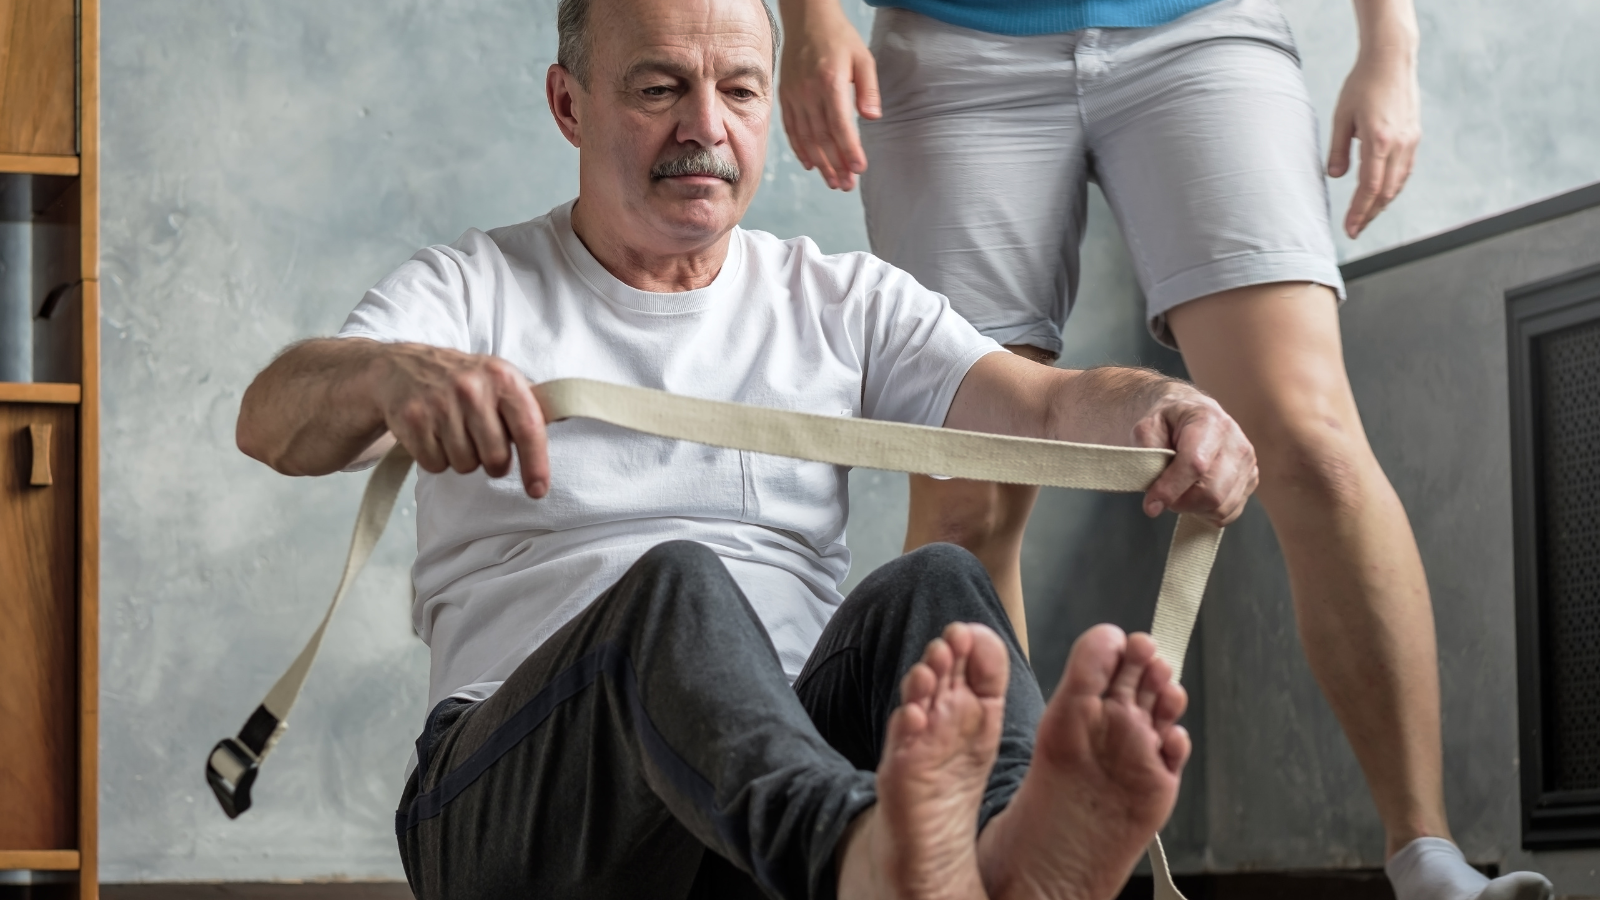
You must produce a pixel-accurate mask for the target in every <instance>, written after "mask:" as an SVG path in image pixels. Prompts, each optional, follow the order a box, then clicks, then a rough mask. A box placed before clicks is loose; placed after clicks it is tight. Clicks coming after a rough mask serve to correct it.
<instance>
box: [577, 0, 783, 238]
mask: <svg viewBox="0 0 1600 900" xmlns="http://www.w3.org/2000/svg"><path fill="white" fill-rule="evenodd" d="M760 2H761V0H594V6H593V7H592V9H591V10H590V19H589V31H590V35H591V36H592V44H591V47H590V56H589V60H590V63H589V84H588V87H587V88H586V89H585V88H582V87H577V86H576V83H575V82H573V81H572V79H571V78H570V77H569V78H567V81H569V82H572V84H573V89H572V91H571V95H572V102H571V111H572V114H571V120H570V124H569V122H568V121H565V120H563V121H562V125H563V130H565V131H568V137H569V138H570V139H572V141H573V143H575V144H577V145H578V147H579V148H580V155H579V170H580V180H581V194H580V195H581V197H582V200H581V201H580V202H581V203H582V205H583V206H584V207H586V209H585V216H586V217H589V218H591V219H592V220H594V221H597V222H604V225H605V227H607V228H608V229H611V230H613V231H615V232H617V233H619V234H620V235H622V236H623V237H624V238H625V240H627V241H628V242H629V243H630V244H637V245H639V247H640V249H646V248H652V249H656V250H660V251H667V252H673V251H675V250H690V249H695V248H698V247H702V246H704V245H705V244H706V243H707V242H708V241H712V240H715V239H717V238H720V237H721V236H722V235H723V234H725V233H726V232H727V231H728V230H729V229H731V228H732V227H733V226H734V225H736V224H738V222H739V220H740V219H741V218H743V216H744V212H745V210H746V209H747V208H748V207H749V206H750V201H751V199H752V198H753V197H754V196H755V192H756V187H757V185H758V184H759V183H760V180H761V170H762V166H763V164H764V163H765V161H766V140H767V123H768V119H769V117H770V115H771V111H772V100H771V94H772V34H771V31H770V30H769V25H768V23H767V18H766V14H765V12H764V11H763V10H762V8H761V7H760V6H759V5H758V4H759V3H760ZM560 71H561V72H564V71H565V70H560ZM556 77H557V75H556V73H552V90H551V102H552V106H553V107H557V108H556V114H557V119H558V120H562V115H561V112H562V111H561V109H560V108H559V105H560V101H559V97H558V94H559V90H558V89H557V87H556V85H555V84H554V81H555V79H556Z"/></svg>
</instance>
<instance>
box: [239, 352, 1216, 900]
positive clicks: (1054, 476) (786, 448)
mask: <svg viewBox="0 0 1600 900" xmlns="http://www.w3.org/2000/svg"><path fill="white" fill-rule="evenodd" d="M534 392H535V394H536V395H537V396H538V398H539V405H540V408H541V409H542V410H543V412H544V417H545V419H546V420H547V421H552V422H553V421H557V420H560V419H569V418H588V419H597V420H599V421H602V422H608V423H610V424H612V425H617V426H620V427H622V428H627V429H630V430H632V431H638V432H643V433H645V434H653V435H657V436H660V437H666V438H675V439H678V440H685V441H694V442H695V443H700V444H709V445H711V446H714V447H726V448H729V449H734V450H746V451H750V452H754V453H769V454H772V455H774V456H787V457H793V458H796V459H807V460H813V461H816V462H825V463H832V464H834V465H840V466H852V467H858V468H866V469H885V470H889V471H897V472H919V473H938V474H941V475H949V476H953V477H958V478H972V479H977V480H982V481H998V482H1004V483H1008V484H1037V485H1047V486H1051V487H1063V488H1081V489H1085V490H1097V491H1144V490H1145V489H1147V488H1148V487H1149V486H1150V484H1151V482H1153V481H1155V479H1156V477H1157V476H1159V475H1160V474H1161V472H1162V470H1163V469H1165V468H1166V466H1167V462H1168V461H1169V460H1170V459H1171V458H1172V455H1173V454H1172V451H1170V450H1151V449H1141V448H1133V447H1107V446H1101V445H1098V444H1073V443H1066V442H1063V441H1045V440H1037V439H1033V438H1019V437H1008V436H1003V435H993V434H981V433H978V432H971V431H957V430H955V429H950V428H928V427H925V426H921V425H904V424H900V423H895V422H879V421H874V420H870V419H856V418H848V417H844V416H822V415H815V414H812V413H800V412H789V411H786V410H778V409H769V408H766V407H760V406H747V405H745V404H740V403H724V402H720V401H715V400H700V399H696V398H693V397H683V396H678V395H676V394H668V393H666V392H664V391H657V390H651V389H648V388H639V387H628V386H625V385H619V384H608V383H605V382H600V381H590V380H588V379H583V378H565V379H561V380H558V381H547V382H545V383H544V384H540V385H537V386H535V387H534ZM410 468H411V456H410V454H408V453H407V452H406V450H405V448H403V447H401V446H400V445H398V444H396V445H395V447H394V448H393V449H391V450H390V451H389V452H388V454H387V455H386V456H384V458H383V461H382V462H381V463H379V464H378V468H377V470H376V471H375V472H373V474H372V478H371V480H370V481H368V483H367V491H366V494H365V495H364V496H363V498H362V501H361V512H360V513H359V514H358V515H357V517H356V528H355V535H354V536H353V537H352V538H351V542H350V556H349V558H348V559H347V560H346V561H345V568H344V575H343V577H341V578H340V580H339V588H338V590H337V591H335V592H334V596H333V602H332V603H330V604H329V605H328V611H327V612H326V613H325V614H324V615H323V617H322V623H321V624H320V625H318V626H317V630H316V631H315V632H314V633H313V634H312V636H311V640H310V641H309V642H308V643H307V644H306V646H305V649H303V650H301V651H300V655H299V656H298V657H296V658H295V661H294V664H293V665H291V666H290V667H289V671H287V672H285V673H284V674H283V677H282V678H279V679H278V683H277V684H276V685H274V686H273V688H272V691H271V692H270V693H268V694H267V697H266V699H265V700H263V701H262V703H261V707H260V708H259V709H258V710H257V715H256V716H252V717H251V721H250V723H247V724H246V726H245V730H244V731H241V732H240V735H239V738H238V739H237V740H234V739H229V740H226V741H223V742H222V743H221V744H218V745H217V749H216V750H213V752H212V758H211V761H210V763H209V765H208V769H209V770H210V772H209V773H208V774H210V773H218V774H219V775H220V776H221V778H222V780H223V781H224V782H225V784H224V785H223V786H220V787H219V785H218V779H217V778H216V777H213V778H212V787H213V788H214V789H216V790H217V796H218V799H219V800H221V801H222V803H223V806H224V808H225V809H228V810H229V811H230V813H231V814H234V815H237V813H238V812H242V811H243V809H244V808H246V807H248V805H249V798H248V786H249V781H251V780H253V779H254V773H255V769H256V767H258V766H259V765H260V763H261V761H262V760H263V759H265V758H266V755H267V753H269V752H271V750H272V745H273V744H274V743H276V740H277V737H278V735H280V734H282V732H283V729H284V728H285V727H287V720H288V717H289V710H290V709H291V708H292V707H293V706H294V702H295V699H296V698H297V697H298V696H299V694H300V687H301V685H303V684H304V683H305V679H306V674H307V673H308V672H309V671H310V669H311V663H312V661H313V660H314V659H315V658H316V654H317V650H318V649H319V647H320V646H321V644H322V635H323V633H324V631H326V629H327V627H328V621H329V620H330V619H331V618H332V617H333V611H334V609H335V608H337V607H338V605H339V601H340V600H342V599H343V598H344V595H345V593H346V591H348V590H349V587H350V584H351V582H353V581H354V580H355V577H356V575H357V573H359V572H360V571H361V567H362V566H363V565H365V564H366V561H367V557H368V556H370V555H371V554H372V548H373V546H374V545H376V544H377V542H378V538H379V537H380V536H381V535H382V534H383V527H384V523H385V522H386V521H387V520H388V518H389V512H390V510H391V509H392V508H393V507H394V501H395V496H396V495H397V494H398V493H399V491H400V486H401V484H402V483H403V482H404V481H405V478H406V473H407V472H408V471H409V470H410ZM1221 539H1222V529H1220V528H1217V527H1215V526H1213V525H1210V524H1208V523H1207V522H1205V521H1204V520H1202V519H1199V518H1196V517H1194V516H1188V515H1183V516H1179V517H1178V526H1177V528H1176V529H1175V530H1174V532H1173V535H1172V547H1171V549H1170V550H1169V551H1168V555H1167V569H1166V574H1165V576H1164V577H1163V578H1162V581H1161V591H1160V593H1159V594H1158V595H1157V598H1156V611H1155V621H1154V624H1153V625H1152V627H1151V634H1152V635H1153V636H1154V638H1155V641H1156V647H1157V649H1158V651H1159V652H1160V653H1161V655H1162V657H1163V658H1165V659H1166V660H1167V662H1168V663H1169V664H1170V665H1171V666H1172V671H1173V680H1175V681H1176V680H1178V678H1179V677H1180V676H1181V675H1182V672H1183V656H1184V651H1185V650H1186V648H1187V647H1188V644H1189V635H1190V632H1191V631H1192V630H1193V628H1194V621H1195V616H1196V615H1198V614H1199V611H1200V599H1201V596H1202V594H1203V593H1204V592H1205V586H1206V578H1207V577H1208V575H1209V574H1210V572H1211V564H1212V562H1213V560H1214V559H1215V558H1216V552H1217V544H1218V542H1219V541H1220V540H1221ZM263 711H265V713H266V716H267V719H270V720H271V721H270V734H269V735H267V737H266V739H265V740H263V741H260V742H259V743H260V746H259V748H257V747H254V746H249V745H250V744H252V743H255V742H253V741H250V740H247V735H248V733H249V732H250V731H251V725H252V724H256V725H257V726H258V727H257V730H258V731H260V730H262V729H264V728H265V727H267V726H268V725H269V722H268V721H267V720H265V719H264V720H262V721H260V722H259V723H258V717H260V716H261V715H262V713H263ZM240 743H243V744H245V745H247V746H245V747H244V748H238V747H237V745H238V744H240ZM230 745H231V746H230ZM240 749H243V750H245V751H248V752H249V757H248V758H246V757H243V756H241V755H240V752H239V751H240ZM246 770H248V776H249V777H248V780H244V777H245V774H246ZM241 780H244V788H243V791H242V793H243V800H244V803H243V805H240V804H239V803H238V799H239V796H238V795H239V793H241V791H240V790H239V789H238V788H237V785H238V784H239V782H240V781H241ZM224 791H227V795H226V796H224ZM235 810H236V811H235ZM1150 865H1151V869H1152V871H1153V872H1154V874H1155V882H1156V897H1157V898H1158V900H1181V898H1182V895H1181V894H1179V893H1178V891H1177V888H1176V887H1174V886H1173V884H1172V878H1171V875H1170V874H1169V873H1168V871H1167V861H1166V856H1165V854H1164V853H1163V852H1162V848H1161V839H1160V838H1159V837H1157V838H1156V839H1155V841H1153V842H1152V843H1151V845H1150Z"/></svg>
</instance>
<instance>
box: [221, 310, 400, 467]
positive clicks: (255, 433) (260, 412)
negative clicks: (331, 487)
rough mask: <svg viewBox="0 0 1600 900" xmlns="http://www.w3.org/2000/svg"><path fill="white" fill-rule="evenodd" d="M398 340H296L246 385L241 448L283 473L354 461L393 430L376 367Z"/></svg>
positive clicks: (239, 425) (241, 406)
mask: <svg viewBox="0 0 1600 900" xmlns="http://www.w3.org/2000/svg"><path fill="white" fill-rule="evenodd" d="M396 346H397V345H391V344H383V343H379V342H377V341H368V340H360V339H323V340H313V341H306V342H304V343H301V344H296V345H295V346H293V347H290V348H289V349H288V350H287V351H286V352H284V353H283V354H282V355H280V356H279V357H278V358H277V359H275V360H273V362H272V364H271V365H269V366H267V368H266V369H265V370H263V371H262V372H261V374H260V375H257V376H256V379H255V381H254V382H252V383H251V385H250V387H249V388H248V389H247V390H246V391H245V393H244V399H243V401H242V402H241V403H240V407H239V423H238V429H237V435H236V437H237V440H238V444H239V449H240V450H242V451H244V452H245V454H247V455H249V456H251V457H253V458H255V459H258V460H260V461H262V462H264V463H266V464H267V465H269V466H271V467H272V468H274V469H276V470H277V471H279V472H282V473H284V474H285V475H324V474H327V473H329V472H336V471H338V470H340V469H343V468H345V467H347V466H349V465H350V464H351V463H353V462H355V461H356V460H358V459H359V458H360V457H361V455H362V454H363V453H364V452H365V451H366V450H367V449H368V448H369V447H371V446H372V445H373V444H374V442H376V441H377V440H378V439H379V438H381V437H382V436H383V435H384V433H385V432H386V431H387V430H388V428H387V425H386V424H385V422H384V416H383V412H382V408H381V407H380V405H379V403H378V402H377V399H376V396H375V392H374V385H375V382H376V380H377V379H376V378H375V375H374V373H375V370H376V368H377V367H379V366H381V365H382V364H383V357H384V356H385V355H386V354H388V353H391V352H393V351H394V348H395V347H396Z"/></svg>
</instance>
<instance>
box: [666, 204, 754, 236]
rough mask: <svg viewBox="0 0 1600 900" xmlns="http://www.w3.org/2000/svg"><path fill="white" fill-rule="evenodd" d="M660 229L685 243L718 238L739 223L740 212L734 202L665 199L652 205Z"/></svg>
mask: <svg viewBox="0 0 1600 900" xmlns="http://www.w3.org/2000/svg"><path fill="white" fill-rule="evenodd" d="M651 205H652V206H654V207H655V212H656V215H655V219H656V221H657V222H658V223H659V225H660V227H661V229H662V230H663V231H665V232H667V233H668V234H671V235H672V236H673V237H675V238H678V239H679V240H684V241H693V242H699V241H705V240H712V239H715V238H719V237H721V236H722V235H724V234H726V233H727V232H728V231H730V230H731V229H732V228H733V226H735V225H737V224H739V219H740V218H741V216H740V213H741V210H740V209H739V208H738V207H737V205H736V204H734V203H733V202H732V201H731V199H725V198H719V199H711V198H703V199H702V198H695V199H677V198H674V199H670V200H668V199H665V198H663V199H662V201H658V202H657V203H653V204H651Z"/></svg>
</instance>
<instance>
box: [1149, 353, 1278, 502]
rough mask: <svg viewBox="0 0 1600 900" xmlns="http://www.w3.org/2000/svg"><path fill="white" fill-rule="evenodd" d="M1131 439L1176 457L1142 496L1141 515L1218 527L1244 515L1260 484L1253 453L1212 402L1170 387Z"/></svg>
mask: <svg viewBox="0 0 1600 900" xmlns="http://www.w3.org/2000/svg"><path fill="white" fill-rule="evenodd" d="M1133 438H1134V442H1135V443H1136V444H1137V445H1138V446H1141V447H1164V448H1166V449H1168V450H1172V451H1174V452H1175V453H1176V454H1177V455H1176V456H1174V457H1173V458H1172V462H1170V463H1168V464H1167V468H1166V470H1165V471H1163V472H1162V473H1161V477H1159V478H1157V479H1156V481H1155V483H1154V484H1152V485H1151V486H1150V489H1149V490H1148V491H1146V492H1145V495H1144V511H1145V515H1148V516H1157V515H1160V514H1161V511H1162V510H1163V509H1170V510H1172V511H1174V512H1179V513H1193V514H1195V515H1198V516H1200V517H1201V518H1203V519H1205V520H1206V521H1208V522H1210V523H1211V524H1213V525H1217V526H1222V525H1227V524H1228V523H1230V522H1232V521H1233V520H1234V519H1237V518H1239V514H1240V513H1242V512H1244V504H1245V501H1246V500H1249V499H1250V495H1251V494H1252V493H1253V492H1254V491H1255V489H1256V482H1257V481H1258V480H1259V473H1258V472H1257V470H1256V451H1255V448H1254V447H1252V446H1251V445H1250V441H1249V440H1247V439H1246V438H1245V436H1244V432H1243V431H1241V430H1240V429H1239V425H1238V423H1236V422H1234V421H1233V418H1232V417H1231V416H1229V415H1228V414H1227V413H1225V412H1223V411H1222V407H1221V406H1220V405H1218V404H1217V401H1215V400H1213V399H1211V398H1210V397H1208V396H1206V395H1205V394H1202V393H1201V392H1200V391H1198V390H1196V389H1195V388H1193V387H1190V386H1188V385H1186V384H1182V383H1180V382H1171V383H1169V385H1168V387H1167V389H1166V390H1165V391H1163V392H1162V393H1161V395H1160V396H1159V397H1158V398H1157V399H1156V400H1155V401H1154V402H1153V403H1152V404H1151V406H1150V409H1149V411H1148V412H1147V413H1146V414H1145V415H1144V417H1143V418H1141V419H1140V420H1139V421H1138V423H1137V424H1135V425H1134V427H1133Z"/></svg>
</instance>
